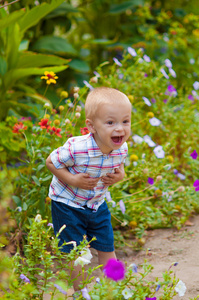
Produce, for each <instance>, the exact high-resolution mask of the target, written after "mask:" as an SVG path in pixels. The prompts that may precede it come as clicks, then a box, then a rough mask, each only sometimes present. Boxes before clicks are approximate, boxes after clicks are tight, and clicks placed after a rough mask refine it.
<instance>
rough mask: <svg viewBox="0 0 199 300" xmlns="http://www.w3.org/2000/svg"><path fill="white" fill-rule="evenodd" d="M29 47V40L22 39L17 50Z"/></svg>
mask: <svg viewBox="0 0 199 300" xmlns="http://www.w3.org/2000/svg"><path fill="white" fill-rule="evenodd" d="M28 47H29V40H23V41H22V42H21V43H20V45H19V51H24V50H27V49H28Z"/></svg>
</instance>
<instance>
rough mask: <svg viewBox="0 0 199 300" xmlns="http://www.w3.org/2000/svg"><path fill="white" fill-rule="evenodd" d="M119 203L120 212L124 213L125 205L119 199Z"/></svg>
mask: <svg viewBox="0 0 199 300" xmlns="http://www.w3.org/2000/svg"><path fill="white" fill-rule="evenodd" d="M119 204H120V209H121V212H122V213H123V214H124V213H125V210H126V208H125V205H124V202H123V201H122V200H120V202H119Z"/></svg>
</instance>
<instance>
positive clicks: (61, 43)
mask: <svg viewBox="0 0 199 300" xmlns="http://www.w3.org/2000/svg"><path fill="white" fill-rule="evenodd" d="M32 48H33V50H37V51H41V52H42V51H47V52H54V53H56V52H57V53H67V54H73V55H74V54H75V55H77V54H78V52H77V51H76V49H75V48H74V47H73V46H72V45H71V44H70V43H68V42H67V40H66V39H63V38H61V37H58V36H51V35H49V36H44V37H42V38H40V39H39V40H38V41H36V42H35V44H34V45H33V47H32Z"/></svg>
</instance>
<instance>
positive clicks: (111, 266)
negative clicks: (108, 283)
mask: <svg viewBox="0 0 199 300" xmlns="http://www.w3.org/2000/svg"><path fill="white" fill-rule="evenodd" d="M103 272H104V274H105V276H106V277H108V278H110V279H112V280H114V281H119V280H122V279H124V276H125V266H124V264H123V262H121V261H120V260H117V259H115V258H110V259H109V260H108V262H107V264H106V265H105V267H104V269H103Z"/></svg>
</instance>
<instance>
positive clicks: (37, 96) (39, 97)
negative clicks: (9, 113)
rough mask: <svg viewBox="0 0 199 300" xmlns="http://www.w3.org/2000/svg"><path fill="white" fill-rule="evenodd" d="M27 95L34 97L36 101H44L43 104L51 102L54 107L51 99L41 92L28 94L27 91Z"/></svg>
mask: <svg viewBox="0 0 199 300" xmlns="http://www.w3.org/2000/svg"><path fill="white" fill-rule="evenodd" d="M26 95H27V96H28V97H30V98H32V99H33V100H35V102H36V103H43V104H45V103H49V104H50V107H51V108H52V107H53V106H52V103H51V101H50V100H49V99H48V98H46V97H44V96H42V95H40V94H28V93H27V94H26Z"/></svg>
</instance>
